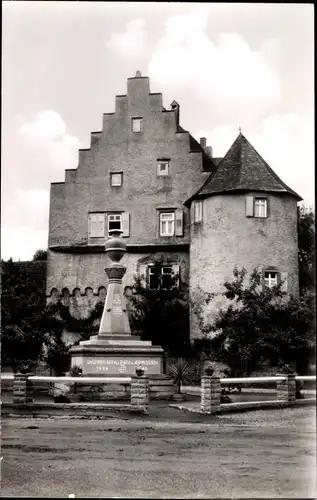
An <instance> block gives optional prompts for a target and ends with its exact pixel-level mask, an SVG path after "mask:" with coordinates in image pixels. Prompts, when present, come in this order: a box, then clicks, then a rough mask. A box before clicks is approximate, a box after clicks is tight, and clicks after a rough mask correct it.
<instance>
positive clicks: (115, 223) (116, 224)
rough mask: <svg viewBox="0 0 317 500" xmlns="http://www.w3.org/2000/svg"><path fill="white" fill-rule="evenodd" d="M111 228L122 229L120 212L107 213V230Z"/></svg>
mask: <svg viewBox="0 0 317 500" xmlns="http://www.w3.org/2000/svg"><path fill="white" fill-rule="evenodd" d="M111 229H119V230H122V214H108V232H109V231H110V230H111Z"/></svg>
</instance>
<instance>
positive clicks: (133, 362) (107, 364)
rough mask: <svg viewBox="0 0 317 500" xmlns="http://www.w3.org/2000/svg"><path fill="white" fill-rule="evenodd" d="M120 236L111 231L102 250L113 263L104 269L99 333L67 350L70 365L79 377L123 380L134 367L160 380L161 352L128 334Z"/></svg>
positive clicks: (161, 372)
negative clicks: (78, 371) (104, 291)
mask: <svg viewBox="0 0 317 500" xmlns="http://www.w3.org/2000/svg"><path fill="white" fill-rule="evenodd" d="M109 232H110V231H109ZM120 233H121V231H115V230H113V231H112V234H111V236H112V238H110V239H109V240H108V241H107V242H106V245H105V251H106V252H107V253H108V255H109V257H110V259H111V260H112V261H113V262H112V264H111V266H109V267H106V269H105V271H106V273H107V275H108V278H109V285H108V289H107V295H106V300H105V305H104V310H103V314H102V318H101V322H100V328H99V333H98V335H92V336H91V337H90V339H89V340H85V341H81V342H80V343H79V345H78V346H73V347H72V348H71V349H70V354H71V364H72V366H74V365H77V366H80V367H81V368H82V373H83V375H87V376H88V375H89V376H91V375H96V376H100V375H104V376H108V377H118V376H126V377H127V376H132V375H133V376H134V375H135V370H136V368H143V370H144V373H145V375H147V376H148V377H151V376H160V375H161V376H162V377H164V376H163V355H164V351H163V349H162V348H161V347H159V346H152V343H151V342H150V341H143V340H141V339H140V337H136V336H133V335H131V330H130V325H129V318H128V313H127V308H126V303H125V297H124V295H123V288H122V277H123V276H124V274H125V272H126V268H125V267H124V266H122V265H121V264H119V261H120V260H121V258H122V257H123V254H124V252H125V251H126V244H125V242H124V241H123V240H122V239H121V238H120ZM165 378H167V377H165Z"/></svg>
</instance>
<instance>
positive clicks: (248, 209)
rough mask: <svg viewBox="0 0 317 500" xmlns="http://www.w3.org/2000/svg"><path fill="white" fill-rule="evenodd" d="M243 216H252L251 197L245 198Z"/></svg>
mask: <svg viewBox="0 0 317 500" xmlns="http://www.w3.org/2000/svg"><path fill="white" fill-rule="evenodd" d="M245 214H246V216H247V217H253V216H254V198H253V196H246V206H245Z"/></svg>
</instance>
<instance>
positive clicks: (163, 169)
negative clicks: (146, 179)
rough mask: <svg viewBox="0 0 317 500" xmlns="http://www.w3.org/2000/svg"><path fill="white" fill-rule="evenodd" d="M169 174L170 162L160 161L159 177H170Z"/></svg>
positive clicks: (158, 164) (158, 166)
mask: <svg viewBox="0 0 317 500" xmlns="http://www.w3.org/2000/svg"><path fill="white" fill-rule="evenodd" d="M168 174H169V161H168V160H164V161H163V160H158V162H157V175H168Z"/></svg>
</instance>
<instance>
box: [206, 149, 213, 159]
mask: <svg viewBox="0 0 317 500" xmlns="http://www.w3.org/2000/svg"><path fill="white" fill-rule="evenodd" d="M205 151H206V154H207V155H208V156H209V158H212V146H206V149H205Z"/></svg>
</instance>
